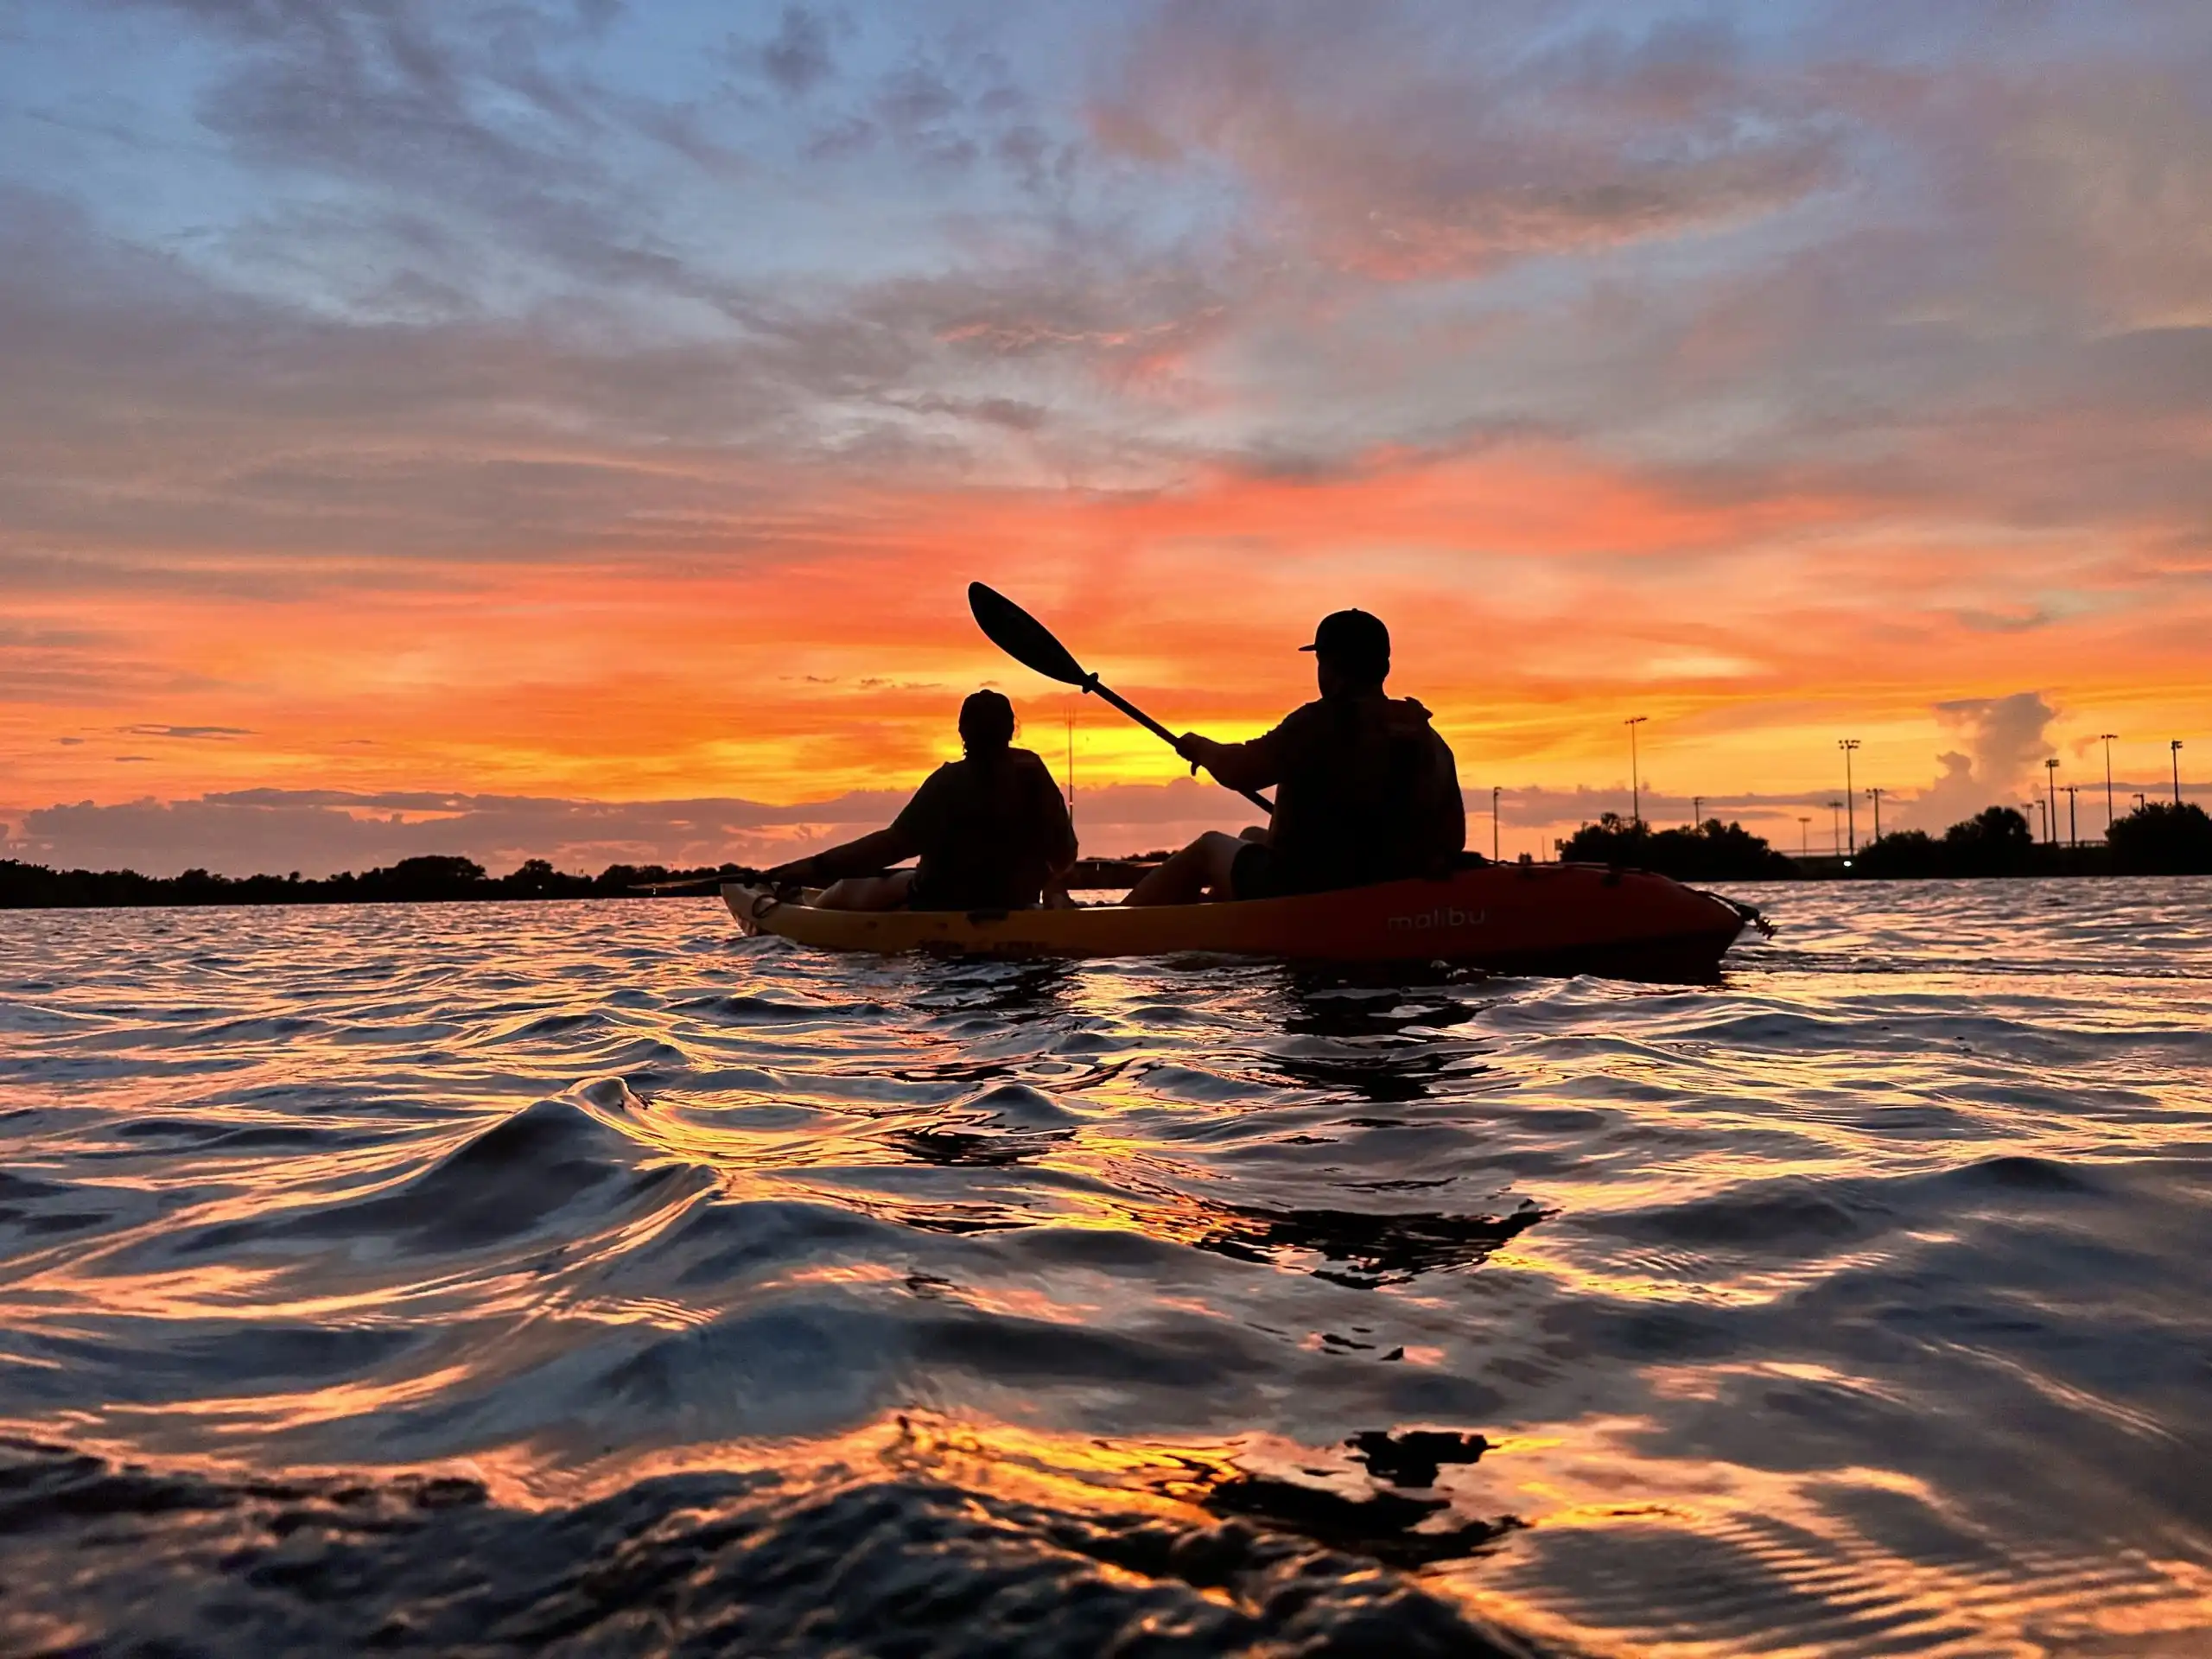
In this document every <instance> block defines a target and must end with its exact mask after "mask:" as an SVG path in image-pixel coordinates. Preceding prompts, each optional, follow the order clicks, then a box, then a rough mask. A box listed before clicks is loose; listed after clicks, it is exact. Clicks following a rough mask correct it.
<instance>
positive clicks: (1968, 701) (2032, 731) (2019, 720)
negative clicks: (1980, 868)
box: [1901, 691, 2058, 831]
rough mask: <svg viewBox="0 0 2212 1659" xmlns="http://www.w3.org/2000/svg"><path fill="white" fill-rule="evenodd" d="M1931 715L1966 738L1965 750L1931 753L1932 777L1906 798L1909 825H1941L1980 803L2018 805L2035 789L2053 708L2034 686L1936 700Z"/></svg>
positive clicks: (1968, 814) (1905, 818)
mask: <svg viewBox="0 0 2212 1659" xmlns="http://www.w3.org/2000/svg"><path fill="white" fill-rule="evenodd" d="M1935 713H1936V718H1937V720H1938V721H1941V722H1942V724H1943V725H1944V726H1945V727H1947V728H1949V729H1951V730H1953V731H1955V732H1957V733H1959V734H1961V735H1962V736H1963V737H1964V738H1965V739H1966V741H1967V752H1965V753H1961V752H1960V751H1959V750H1956V749H1951V750H1947V751H1946V752H1945V753H1942V754H1939V755H1938V756H1936V764H1937V766H1939V767H1940V768H1941V769H1942V770H1941V771H1940V772H1939V773H1938V775H1937V777H1936V780H1935V781H1934V782H1933V783H1932V784H1930V785H1929V786H1928V787H1927V788H1926V789H1924V790H1923V791H1921V792H1920V793H1919V794H1918V795H1917V796H1916V797H1914V798H1912V799H1911V800H1910V802H1908V803H1906V804H1905V805H1904V810H1903V812H1902V814H1901V817H1902V818H1903V821H1904V825H1905V827H1907V828H1910V829H1927V830H1930V831H1936V830H1941V829H1945V828H1946V827H1948V825H1951V824H1954V823H1958V822H1959V821H1960V820H1961V819H1964V818H1969V817H1973V816H1974V814H1975V813H1977V812H1979V811H1980V810H1982V809H1983V808H1984V807H1986V806H2013V805H2018V804H2019V801H2020V799H2021V798H2022V797H2023V796H2024V795H2026V794H2031V793H2033V792H2034V791H2036V790H2037V789H2038V788H2039V787H2040V785H2041V783H2042V779H2040V778H2039V777H2038V776H2037V775H2036V774H2035V771H2034V768H2035V767H2037V766H2040V765H2041V764H2042V762H2043V760H2044V759H2045V758H2046V757H2047V756H2048V755H2049V754H2050V737H2049V733H2050V726H2051V722H2052V721H2056V719H2057V718H2058V710H2057V709H2054V708H2053V707H2051V705H2050V703H2048V702H2045V701H2044V697H2043V694H2042V693H2040V692H2037V691H2015V692H2014V693H2012V696H2006V697H1967V698H1960V699H1956V700H1955V701H1952V702H1939V703H1937V704H1936V709H1935Z"/></svg>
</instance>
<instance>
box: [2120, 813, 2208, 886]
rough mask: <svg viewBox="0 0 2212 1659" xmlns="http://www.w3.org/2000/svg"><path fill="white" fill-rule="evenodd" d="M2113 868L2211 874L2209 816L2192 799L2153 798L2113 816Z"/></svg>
mask: <svg viewBox="0 0 2212 1659" xmlns="http://www.w3.org/2000/svg"><path fill="white" fill-rule="evenodd" d="M2105 839H2106V841H2107V843H2108V844H2109V845H2110V847H2111V848H2112V864H2113V869H2114V870H2115V871H2118V872H2120V873H2121V874H2127V875H2212V817H2207V816H2206V814H2205V811H2204V809H2203V808H2202V807H2201V806H2199V805H2197V804H2196V802H2194V801H2184V802H2182V803H2181V804H2178V805H2175V804H2171V803H2168V802H2165V801H2152V802H2150V803H2148V804H2145V805H2143V806H2139V807H2137V808H2136V809H2135V810H2134V811H2133V812H2130V813H2129V814H2128V815H2127V816H2126V817H2124V818H2115V819H2113V826H2112V829H2110V831H2108V832H2107V836H2106V837H2105Z"/></svg>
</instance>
